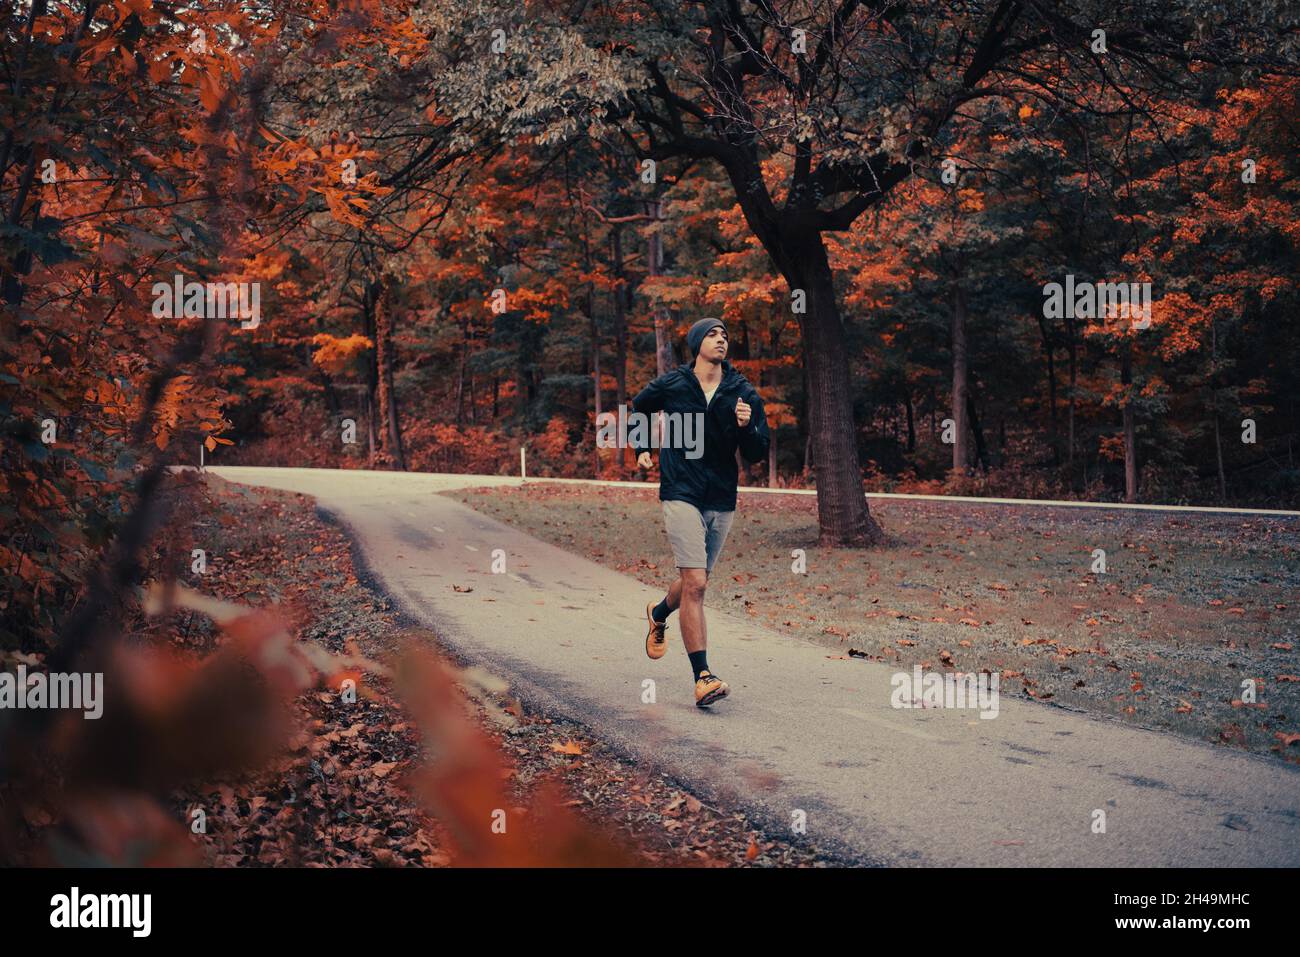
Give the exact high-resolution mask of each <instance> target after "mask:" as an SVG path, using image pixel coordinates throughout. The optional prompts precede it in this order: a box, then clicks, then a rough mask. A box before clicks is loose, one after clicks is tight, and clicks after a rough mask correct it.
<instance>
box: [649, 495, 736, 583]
mask: <svg viewBox="0 0 1300 957" xmlns="http://www.w3.org/2000/svg"><path fill="white" fill-rule="evenodd" d="M660 504H661V505H662V506H663V509H664V528H665V529H667V530H668V542H669V544H671V545H672V547H673V558H674V559H676V561H677V567H678V568H703V569H705V570H706V571H712V570H713V563H714V562H716V561H717V560H718V553H719V552H721V551H722V543H723V542H725V541H726V540H727V532H728V531H729V530H730V529H731V520H732V519H733V518H735V517H736V513H735V512H715V511H713V510H712V509H705V510H704V511H700V509H698V508H696V507H695V506H694V505H692V504H691V503H690V502H661V503H660Z"/></svg>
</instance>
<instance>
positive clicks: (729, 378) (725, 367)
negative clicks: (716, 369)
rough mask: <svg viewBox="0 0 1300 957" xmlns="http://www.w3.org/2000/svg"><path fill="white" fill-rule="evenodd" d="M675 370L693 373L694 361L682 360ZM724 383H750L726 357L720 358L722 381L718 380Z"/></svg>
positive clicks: (684, 373)
mask: <svg viewBox="0 0 1300 957" xmlns="http://www.w3.org/2000/svg"><path fill="white" fill-rule="evenodd" d="M677 371H678V372H680V373H681V374H682V375H695V363H694V362H683V363H682V364H681V365H679V366H678V367H677ZM724 383H725V384H726V385H729V386H730V385H736V384H744V385H749V384H750V383H749V380H748V379H746V378H745V374H744V373H743V372H741V371H740V370H739V369H737V368H736V367H735V366H733V365H732V364H731V362H730V361H729V360H727V359H723V360H722V382H720V383H719V385H722V384H724ZM751 388H752V386H751Z"/></svg>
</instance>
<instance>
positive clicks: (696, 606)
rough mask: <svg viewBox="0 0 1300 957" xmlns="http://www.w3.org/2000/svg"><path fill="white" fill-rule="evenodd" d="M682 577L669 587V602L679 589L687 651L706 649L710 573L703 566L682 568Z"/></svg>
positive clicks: (680, 623) (684, 641) (678, 594)
mask: <svg viewBox="0 0 1300 957" xmlns="http://www.w3.org/2000/svg"><path fill="white" fill-rule="evenodd" d="M679 571H680V573H681V574H680V577H679V578H678V579H677V581H675V582H673V584H672V587H671V588H669V589H668V601H669V604H671V603H672V601H673V591H674V589H675V590H676V591H677V600H678V605H679V609H680V618H681V621H680V622H679V623H678V627H679V628H681V630H682V642H683V643H684V644H685V645H686V651H687V653H690V652H692V651H704V650H705V648H707V647H708V644H709V640H708V635H707V633H706V631H705V625H704V589H705V588H706V586H707V585H708V582H709V574H708V572H706V571H705V570H704V569H703V568H682V569H680V570H679Z"/></svg>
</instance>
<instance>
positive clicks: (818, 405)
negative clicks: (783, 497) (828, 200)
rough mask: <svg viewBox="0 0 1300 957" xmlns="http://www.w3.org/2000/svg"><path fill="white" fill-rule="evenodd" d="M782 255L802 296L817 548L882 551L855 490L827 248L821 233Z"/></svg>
mask: <svg viewBox="0 0 1300 957" xmlns="http://www.w3.org/2000/svg"><path fill="white" fill-rule="evenodd" d="M782 252H783V253H784V254H785V257H786V258H787V259H788V260H789V261H790V262H791V263H792V265H793V267H794V269H793V271H794V272H795V276H794V279H795V283H794V286H795V288H802V289H804V290H805V291H806V292H807V294H808V312H807V314H805V315H804V316H802V322H801V324H800V328H801V331H802V333H803V354H804V359H805V362H806V365H807V369H808V418H809V420H810V424H811V426H812V428H811V435H812V436H814V437H815V441H814V442H813V463H814V467H815V468H816V470H817V523H818V526H819V532H820V534H819V542H820V544H821V545H823V546H832V547H834V546H847V547H862V546H866V545H875V544H881V543H883V542H884V540H885V534H884V532H883V531H882V530H881V528H880V526H879V525H877V524H876V521H875V519H873V518H872V517H871V514H870V512H869V510H868V508H867V497H866V494H865V492H864V491H863V488H862V469H861V467H860V466H859V465H858V443H857V429H856V428H855V424H854V421H853V402H852V400H851V396H852V381H851V378H850V375H849V358H848V345H847V343H846V342H845V339H844V323H843V320H842V319H841V318H840V310H839V305H838V303H837V302H836V301H835V282H834V277H833V276H832V274H831V267H830V262H829V261H828V259H827V257H826V244H825V242H824V241H823V239H822V237H821V234H820V233H814V234H812V235H810V236H802V237H791V238H790V241H789V242H788V244H787V246H786V248H785V249H783V250H782Z"/></svg>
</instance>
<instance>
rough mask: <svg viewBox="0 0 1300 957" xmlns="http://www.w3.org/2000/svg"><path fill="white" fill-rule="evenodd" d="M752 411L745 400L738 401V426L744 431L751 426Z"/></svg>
mask: <svg viewBox="0 0 1300 957" xmlns="http://www.w3.org/2000/svg"><path fill="white" fill-rule="evenodd" d="M751 411H752V410H751V409H750V408H749V405H748V404H747V403H746V402H745V400H744V399H737V400H736V424H737V425H738V426H740V427H741V428H742V429H743V428H744V427H745V426H747V425H749V414H750V412H751Z"/></svg>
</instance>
